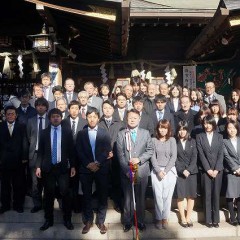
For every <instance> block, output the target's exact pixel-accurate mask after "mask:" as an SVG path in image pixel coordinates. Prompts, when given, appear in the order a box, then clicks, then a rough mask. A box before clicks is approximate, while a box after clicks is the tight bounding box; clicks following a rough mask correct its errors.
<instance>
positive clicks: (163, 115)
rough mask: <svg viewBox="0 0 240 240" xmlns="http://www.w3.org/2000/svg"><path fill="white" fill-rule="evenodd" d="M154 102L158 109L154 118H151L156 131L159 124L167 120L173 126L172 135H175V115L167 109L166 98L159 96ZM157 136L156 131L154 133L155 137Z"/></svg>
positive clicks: (154, 112) (154, 113) (153, 114)
mask: <svg viewBox="0 0 240 240" xmlns="http://www.w3.org/2000/svg"><path fill="white" fill-rule="evenodd" d="M154 102H155V105H156V109H155V110H154V111H153V113H152V117H151V119H152V121H153V126H154V129H156V127H157V124H158V122H159V121H160V120H162V119H166V120H168V121H169V122H170V124H171V128H172V133H173V134H175V129H176V127H175V126H176V125H175V121H174V115H173V114H172V113H170V111H169V110H167V109H166V104H167V98H166V96H164V95H161V94H159V95H157V96H156V97H155V100H154ZM155 134H156V131H154V136H155Z"/></svg>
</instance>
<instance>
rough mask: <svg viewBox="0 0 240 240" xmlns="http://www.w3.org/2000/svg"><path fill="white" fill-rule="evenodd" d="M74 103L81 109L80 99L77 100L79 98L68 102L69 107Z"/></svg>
mask: <svg viewBox="0 0 240 240" xmlns="http://www.w3.org/2000/svg"><path fill="white" fill-rule="evenodd" d="M74 105H77V106H78V108H79V109H80V107H81V106H80V103H79V101H77V100H72V101H71V102H70V103H69V104H68V109H70V108H71V106H74Z"/></svg>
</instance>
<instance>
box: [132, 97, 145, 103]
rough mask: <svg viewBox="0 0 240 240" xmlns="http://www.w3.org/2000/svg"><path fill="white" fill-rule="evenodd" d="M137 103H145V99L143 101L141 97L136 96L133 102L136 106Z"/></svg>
mask: <svg viewBox="0 0 240 240" xmlns="http://www.w3.org/2000/svg"><path fill="white" fill-rule="evenodd" d="M136 102H141V103H144V99H143V98H142V97H141V96H136V97H134V98H133V100H132V103H133V105H134V104H135V103H136Z"/></svg>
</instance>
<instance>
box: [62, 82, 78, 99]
mask: <svg viewBox="0 0 240 240" xmlns="http://www.w3.org/2000/svg"><path fill="white" fill-rule="evenodd" d="M64 88H65V90H66V92H65V93H64V97H65V99H66V100H67V104H69V103H70V102H71V101H73V100H77V99H78V94H77V93H76V92H74V88H75V83H74V80H73V79H72V78H67V79H66V80H65V82H64Z"/></svg>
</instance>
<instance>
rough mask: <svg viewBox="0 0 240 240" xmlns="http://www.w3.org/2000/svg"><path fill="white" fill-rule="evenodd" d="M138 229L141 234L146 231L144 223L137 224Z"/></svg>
mask: <svg viewBox="0 0 240 240" xmlns="http://www.w3.org/2000/svg"><path fill="white" fill-rule="evenodd" d="M138 229H139V231H141V232H143V231H145V230H146V225H145V224H144V223H138Z"/></svg>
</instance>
